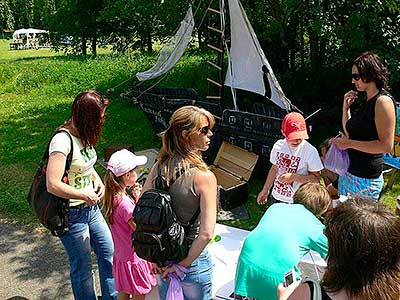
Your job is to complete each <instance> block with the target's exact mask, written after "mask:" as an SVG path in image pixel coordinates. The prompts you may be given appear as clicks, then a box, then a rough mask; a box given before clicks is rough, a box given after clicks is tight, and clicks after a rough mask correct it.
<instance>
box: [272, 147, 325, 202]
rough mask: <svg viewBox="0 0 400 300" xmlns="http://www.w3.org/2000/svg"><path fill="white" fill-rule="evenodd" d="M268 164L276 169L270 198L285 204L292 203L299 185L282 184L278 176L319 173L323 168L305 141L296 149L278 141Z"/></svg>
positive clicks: (316, 154)
mask: <svg viewBox="0 0 400 300" xmlns="http://www.w3.org/2000/svg"><path fill="white" fill-rule="evenodd" d="M270 162H271V163H272V164H273V165H276V166H277V167H278V173H277V175H276V178H275V181H274V187H273V189H272V196H273V197H274V198H275V199H277V200H280V201H283V202H287V203H293V195H294V193H295V192H296V191H297V189H298V188H299V187H300V185H301V183H299V182H297V181H294V182H292V183H290V184H287V183H283V182H281V181H279V179H278V178H279V176H280V175H283V174H285V173H297V174H300V175H308V174H309V172H319V171H321V170H322V169H323V168H324V167H323V165H322V162H321V159H320V158H319V154H318V151H317V149H315V147H314V146H313V145H311V144H310V143H309V142H307V141H306V140H303V141H302V142H301V143H300V144H299V145H298V146H297V147H296V148H291V147H290V146H289V144H288V143H287V141H286V139H281V140H278V141H277V142H276V143H275V144H274V147H273V148H272V150H271V155H270Z"/></svg>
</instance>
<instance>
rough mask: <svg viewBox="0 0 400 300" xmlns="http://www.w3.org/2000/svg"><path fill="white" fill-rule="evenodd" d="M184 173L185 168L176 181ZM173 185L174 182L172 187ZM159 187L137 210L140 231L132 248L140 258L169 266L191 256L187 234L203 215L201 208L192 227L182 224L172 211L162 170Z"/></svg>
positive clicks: (146, 195)
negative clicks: (201, 214) (171, 262)
mask: <svg viewBox="0 0 400 300" xmlns="http://www.w3.org/2000/svg"><path fill="white" fill-rule="evenodd" d="M183 173H184V170H183V169H182V170H181V171H180V172H178V173H177V175H176V177H175V180H176V179H177V178H178V177H179V176H181V175H182V174H183ZM173 183H174V181H173V182H170V186H171V185H172V184H173ZM155 187H156V189H152V190H148V191H146V192H144V193H143V194H142V196H141V197H140V199H139V201H138V203H137V204H136V207H135V209H134V211H133V214H132V219H133V221H134V222H135V223H136V230H135V231H134V232H133V234H132V246H133V247H134V249H135V252H136V254H137V255H138V256H139V257H141V258H143V259H145V260H147V261H150V262H153V263H157V264H158V265H159V266H165V265H166V263H167V261H175V262H179V261H181V260H182V259H183V258H185V257H186V256H187V254H188V252H189V243H188V240H187V233H188V231H189V230H190V228H191V227H192V226H193V224H194V222H195V221H196V219H197V217H198V216H199V214H200V207H199V208H198V210H197V211H196V213H195V214H194V216H193V217H192V219H191V220H190V222H189V223H188V224H182V223H181V222H179V220H178V218H177V216H176V214H175V212H174V210H173V209H172V205H171V196H170V194H169V193H168V187H167V185H166V182H165V178H164V177H163V176H162V175H161V169H160V167H158V176H157V177H156V178H155Z"/></svg>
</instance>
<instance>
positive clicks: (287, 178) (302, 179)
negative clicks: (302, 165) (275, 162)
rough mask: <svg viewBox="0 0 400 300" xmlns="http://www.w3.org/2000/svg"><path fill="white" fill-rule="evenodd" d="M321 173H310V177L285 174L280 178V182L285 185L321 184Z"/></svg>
mask: <svg viewBox="0 0 400 300" xmlns="http://www.w3.org/2000/svg"><path fill="white" fill-rule="evenodd" d="M319 180H320V174H319V172H309V174H308V175H300V174H297V173H285V174H282V175H281V176H280V177H279V181H281V182H283V183H292V182H293V181H296V182H299V183H307V182H316V183H319Z"/></svg>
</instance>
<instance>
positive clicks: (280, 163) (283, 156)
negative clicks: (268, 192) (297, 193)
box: [274, 152, 301, 197]
mask: <svg viewBox="0 0 400 300" xmlns="http://www.w3.org/2000/svg"><path fill="white" fill-rule="evenodd" d="M300 160H301V158H300V157H299V156H295V155H290V154H288V153H284V152H277V153H276V165H277V167H278V174H277V178H276V180H275V183H274V190H275V191H276V192H277V193H279V194H280V195H282V196H285V197H293V194H294V189H293V182H292V183H283V182H281V181H280V180H279V179H278V178H279V176H280V175H283V174H286V173H297V170H298V168H299V165H300Z"/></svg>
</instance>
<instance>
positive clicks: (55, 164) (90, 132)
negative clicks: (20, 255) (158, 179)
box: [46, 91, 117, 300]
mask: <svg viewBox="0 0 400 300" xmlns="http://www.w3.org/2000/svg"><path fill="white" fill-rule="evenodd" d="M107 105H108V99H105V98H104V97H103V96H102V95H101V94H100V93H98V92H96V91H85V92H82V93H80V94H79V95H78V96H76V98H75V100H74V102H73V104H72V111H71V115H70V117H69V118H68V119H67V120H66V121H65V122H64V124H62V125H61V126H60V127H59V128H58V130H62V131H65V132H59V133H57V134H56V135H54V137H53V139H52V140H51V142H50V148H49V161H48V165H47V177H46V181H47V189H48V191H49V192H50V193H51V194H54V195H56V196H59V197H62V198H66V199H70V200H69V212H68V229H69V231H68V233H67V234H66V235H64V236H62V237H61V238H60V239H61V242H62V244H63V245H64V248H65V249H66V251H67V254H68V257H69V263H70V269H71V270H70V277H71V285H72V290H73V293H74V297H75V300H97V296H96V292H95V288H94V278H93V270H92V259H91V248H93V250H94V252H95V253H96V255H97V261H98V266H99V275H100V285H101V292H102V297H103V300H110V299H116V297H117V292H116V291H115V289H114V278H113V276H112V258H113V252H114V246H113V241H112V238H111V233H110V230H109V228H108V226H107V223H106V221H105V220H104V218H103V215H102V214H101V211H100V208H99V205H98V203H99V201H100V200H101V199H102V198H103V196H104V185H103V183H102V181H101V178H100V176H99V175H98V174H97V172H96V170H95V169H94V167H93V166H94V164H95V163H96V160H97V154H96V150H95V149H94V147H95V146H96V144H97V142H98V140H99V137H100V133H101V129H102V126H103V121H104V116H105V110H106V107H107ZM67 134H68V135H70V137H71V138H72V142H73V147H72V149H73V153H72V161H71V166H70V169H69V172H68V183H65V182H63V181H62V180H61V179H62V177H63V175H64V169H65V164H66V158H67V156H68V154H69V153H70V152H71V150H72V149H71V144H70V139H69V137H68V136H67Z"/></svg>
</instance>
